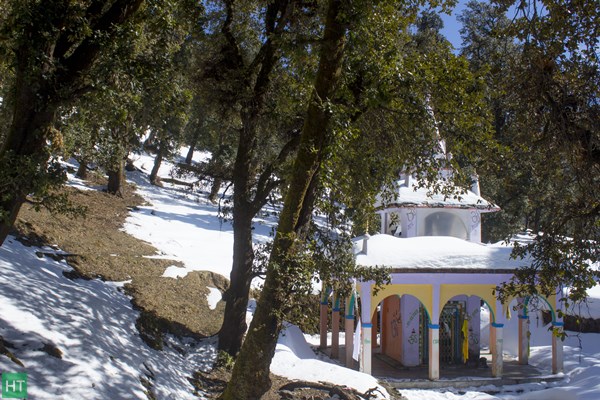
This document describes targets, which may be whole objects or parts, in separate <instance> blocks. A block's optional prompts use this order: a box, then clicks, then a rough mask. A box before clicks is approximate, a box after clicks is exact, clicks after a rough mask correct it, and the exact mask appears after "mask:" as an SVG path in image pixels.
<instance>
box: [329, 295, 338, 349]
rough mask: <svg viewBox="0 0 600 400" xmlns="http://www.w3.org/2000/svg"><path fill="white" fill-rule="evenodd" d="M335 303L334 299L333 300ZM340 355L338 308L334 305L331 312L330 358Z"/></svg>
mask: <svg viewBox="0 0 600 400" xmlns="http://www.w3.org/2000/svg"><path fill="white" fill-rule="evenodd" d="M334 303H335V301H334ZM339 357H340V308H339V307H338V306H334V308H333V311H332V312H331V358H339Z"/></svg>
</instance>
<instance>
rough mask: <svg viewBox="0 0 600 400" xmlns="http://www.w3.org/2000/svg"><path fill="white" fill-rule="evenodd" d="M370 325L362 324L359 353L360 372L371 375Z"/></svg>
mask: <svg viewBox="0 0 600 400" xmlns="http://www.w3.org/2000/svg"><path fill="white" fill-rule="evenodd" d="M371 327H372V326H371V324H365V323H363V324H362V343H361V352H360V355H361V357H360V372H364V373H365V374H369V375H371V353H372V343H371V330H372V329H371Z"/></svg>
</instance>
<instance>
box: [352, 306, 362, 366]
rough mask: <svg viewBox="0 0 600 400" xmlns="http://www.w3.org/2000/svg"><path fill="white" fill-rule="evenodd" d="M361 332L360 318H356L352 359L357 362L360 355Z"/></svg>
mask: <svg viewBox="0 0 600 400" xmlns="http://www.w3.org/2000/svg"><path fill="white" fill-rule="evenodd" d="M361 332H362V324H361V323H360V317H358V324H356V330H355V331H354V340H353V342H354V343H353V344H354V348H353V349H352V358H353V359H355V360H356V361H358V357H359V354H360V345H361V343H360V334H361Z"/></svg>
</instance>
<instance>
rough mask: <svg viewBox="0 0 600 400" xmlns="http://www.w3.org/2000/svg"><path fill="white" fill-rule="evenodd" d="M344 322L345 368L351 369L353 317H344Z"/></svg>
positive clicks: (352, 362)
mask: <svg viewBox="0 0 600 400" xmlns="http://www.w3.org/2000/svg"><path fill="white" fill-rule="evenodd" d="M344 322H345V324H344V325H345V326H344V331H345V332H344V336H345V337H346V367H348V368H353V367H354V360H353V359H352V353H354V315H346V319H345V320H344Z"/></svg>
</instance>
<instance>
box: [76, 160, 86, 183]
mask: <svg viewBox="0 0 600 400" xmlns="http://www.w3.org/2000/svg"><path fill="white" fill-rule="evenodd" d="M75 176H76V177H77V178H79V179H83V180H86V179H87V178H88V167H87V161H86V160H85V159H81V160H79V168H77V172H76V173H75Z"/></svg>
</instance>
